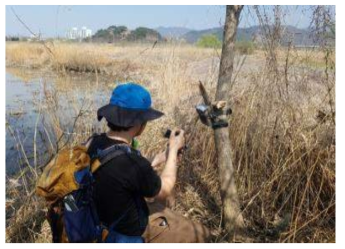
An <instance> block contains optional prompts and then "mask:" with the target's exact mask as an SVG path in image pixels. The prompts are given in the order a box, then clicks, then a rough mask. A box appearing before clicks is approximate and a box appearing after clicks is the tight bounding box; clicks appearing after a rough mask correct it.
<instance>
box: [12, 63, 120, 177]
mask: <svg viewBox="0 0 345 249" xmlns="http://www.w3.org/2000/svg"><path fill="white" fill-rule="evenodd" d="M112 82H113V81H112V79H107V78H96V77H95V76H94V75H67V76H61V75H56V74H53V73H51V72H45V71H33V70H22V69H20V70H19V69H11V68H7V71H6V174H9V175H11V174H14V173H16V172H17V171H18V170H19V169H20V168H21V167H24V166H27V164H30V165H31V166H33V165H34V163H35V161H34V140H36V147H37V150H36V151H37V152H36V155H37V162H36V163H37V164H41V163H43V162H45V160H46V159H47V154H48V151H51V150H53V149H54V146H55V142H56V140H57V137H60V136H61V135H62V134H65V135H66V136H67V135H68V134H69V133H71V132H72V130H71V129H72V126H73V124H74V120H75V118H76V116H77V115H78V113H80V111H81V110H82V116H81V117H80V118H79V119H78V122H77V124H76V129H75V130H74V131H73V136H81V137H85V134H89V133H92V132H93V131H95V129H101V127H100V124H99V123H98V122H97V119H96V110H97V108H99V106H101V105H103V104H105V103H107V102H108V98H109V91H110V88H111V87H113V83H112ZM84 133H85V134H84Z"/></svg>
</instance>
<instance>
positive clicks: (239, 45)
mask: <svg viewBox="0 0 345 249" xmlns="http://www.w3.org/2000/svg"><path fill="white" fill-rule="evenodd" d="M235 50H236V51H237V52H239V53H240V54H252V53H253V52H254V50H255V44H254V42H252V41H244V40H242V41H237V42H236V44H235Z"/></svg>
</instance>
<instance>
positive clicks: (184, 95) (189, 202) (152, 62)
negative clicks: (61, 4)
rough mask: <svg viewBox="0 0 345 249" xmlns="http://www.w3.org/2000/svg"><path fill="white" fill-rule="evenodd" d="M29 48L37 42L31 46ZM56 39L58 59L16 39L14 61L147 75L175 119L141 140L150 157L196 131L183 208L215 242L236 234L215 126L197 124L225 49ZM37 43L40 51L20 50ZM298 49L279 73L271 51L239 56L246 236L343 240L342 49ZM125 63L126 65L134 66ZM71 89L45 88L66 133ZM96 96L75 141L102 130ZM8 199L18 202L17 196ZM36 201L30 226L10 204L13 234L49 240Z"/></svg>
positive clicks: (184, 169) (234, 137)
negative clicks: (338, 157)
mask: <svg viewBox="0 0 345 249" xmlns="http://www.w3.org/2000/svg"><path fill="white" fill-rule="evenodd" d="M26 46H28V47H30V48H23V47H26ZM50 46H51V47H52V48H53V49H52V51H54V54H55V57H58V59H57V58H55V59H53V58H52V57H50V56H49V55H47V52H46V51H44V52H42V51H41V50H40V45H39V44H25V45H23V44H20V43H11V44H7V46H6V63H7V65H17V66H27V65H29V66H33V65H35V66H34V67H36V66H37V65H40V66H41V67H42V66H45V65H47V66H48V67H49V68H50V69H54V70H58V71H60V72H61V71H62V72H65V71H71V70H70V68H78V70H79V71H82V72H83V71H91V72H92V71H93V72H100V73H101V74H106V75H116V76H118V77H120V78H124V79H126V80H137V81H139V82H141V83H143V84H144V85H146V86H147V87H148V88H150V90H151V91H152V93H153V99H154V100H155V105H156V106H157V107H158V108H160V109H162V110H163V111H164V112H165V113H166V117H164V118H162V119H161V120H158V121H155V122H153V123H152V124H150V125H149V126H148V128H147V130H146V132H145V133H144V134H143V136H142V137H141V138H140V146H141V149H142V151H143V153H145V154H146V155H147V156H152V155H153V154H154V153H157V152H158V151H160V150H162V148H163V147H164V145H165V143H166V141H165V140H164V138H162V136H161V135H160V134H161V133H162V132H163V131H164V129H166V128H168V127H173V126H179V127H182V128H183V129H185V130H186V131H187V143H188V146H189V149H188V150H187V151H186V152H185V155H184V158H183V162H182V164H181V166H180V168H179V173H178V174H179V176H178V183H177V186H176V203H175V205H174V207H173V208H174V210H176V211H178V212H181V213H182V214H184V215H185V216H187V217H189V218H191V219H193V220H198V221H200V222H202V223H203V224H205V225H206V226H208V227H209V228H211V230H212V233H213V235H214V237H213V241H214V242H223V241H224V239H223V238H224V235H225V234H226V233H225V231H223V229H222V228H221V215H220V214H221V200H220V195H219V184H218V172H217V166H216V155H215V148H214V142H213V136H212V131H211V130H210V129H208V128H206V127H204V126H202V125H201V124H200V122H196V119H195V117H196V113H195V110H194V105H196V104H198V103H199V102H200V101H201V98H200V97H199V95H198V88H197V82H198V80H199V79H202V80H203V82H204V83H205V85H206V87H207V88H208V89H209V91H210V92H212V93H214V88H215V84H216V80H217V75H218V59H217V53H219V51H214V50H204V49H200V48H194V47H190V46H180V45H167V46H163V45H159V46H157V47H155V48H154V49H151V47H150V46H147V45H140V46H138V45H137V46H122V47H120V46H119V47H114V46H111V45H91V44H90V45H85V46H84V45H83V46H80V45H78V44H55V45H54V46H52V45H50ZM30 49H32V50H34V51H37V52H36V53H21V52H19V51H25V50H30ZM292 52H293V55H294V57H292V58H295V59H293V60H290V61H289V63H288V65H287V66H286V67H287V69H288V70H286V67H285V66H284V65H286V60H285V59H286V55H287V54H286V52H285V51H283V50H279V56H277V58H278V63H279V65H278V70H277V71H272V70H271V68H269V67H267V66H265V59H264V58H265V57H264V56H263V55H262V52H261V51H256V52H255V53H254V54H253V55H250V56H248V57H243V56H242V57H241V56H239V57H238V58H237V63H236V68H235V69H236V70H235V74H236V75H237V77H236V81H235V83H234V86H233V89H232V93H231V99H230V100H229V101H230V103H231V106H232V109H233V115H232V116H231V119H230V136H231V143H232V148H233V151H232V153H233V160H234V166H235V168H236V172H237V176H236V179H237V186H238V190H239V197H240V201H241V208H242V210H243V216H244V219H245V222H246V225H247V228H248V238H247V239H246V241H253V242H334V241H335V105H334V100H335V92H334V85H335V78H334V68H335V65H334V60H333V58H334V54H332V53H331V54H330V55H329V56H330V57H329V58H328V62H327V63H325V62H324V61H322V59H323V60H324V59H325V57H326V54H327V52H326V51H322V50H321V51H317V52H315V51H314V53H312V52H301V51H297V50H296V51H295V50H293V51H292ZM19 53H20V54H21V56H19V55H18V54H19ZM29 55H30V56H29ZM306 57H308V58H312V59H311V60H312V61H318V62H320V63H319V64H318V67H310V66H308V67H307V68H305V66H306V65H305V64H301V61H303V60H306V59H305V58H306ZM290 58H291V57H290ZM36 59H37V61H36ZM47 60H48V61H49V63H47ZM241 61H242V62H243V63H241ZM242 64H243V65H242ZM119 65H126V66H125V69H126V70H124V68H123V67H122V66H119ZM241 65H242V66H241ZM259 65H260V66H259ZM326 67H327V70H325V68H326ZM72 71H73V70H72ZM95 81H96V80H95ZM95 87H98V88H102V87H104V86H101V85H97V86H96V85H92V86H90V89H91V90H93V89H95ZM63 89H64V87H60V88H56V89H53V90H50V91H46V92H45V96H46V98H45V103H44V104H45V105H46V108H47V109H46V111H45V112H44V115H51V117H53V118H52V120H53V123H54V124H55V126H54V127H55V133H56V134H58V135H61V134H62V128H60V125H59V124H60V123H61V120H59V116H58V115H56V116H55V115H54V113H55V112H56V110H57V109H59V105H58V103H57V100H56V99H54V97H53V96H55V95H56V94H54V93H57V94H60V95H63V96H65V95H66V93H64V92H63ZM108 89H109V88H108ZM91 94H92V91H90V92H87V93H86V94H85V96H86V99H87V101H86V104H85V103H84V106H91V108H89V109H88V111H89V112H88V113H84V114H83V115H81V117H80V119H79V120H78V122H77V125H76V128H75V132H77V133H79V134H82V135H80V136H77V135H72V136H70V137H71V139H70V140H69V141H68V142H69V143H68V144H69V145H73V144H76V143H79V142H81V141H83V140H84V139H85V138H86V137H87V136H88V135H89V134H91V133H92V131H93V125H92V124H91V122H90V119H91V118H92V117H93V115H94V113H93V112H94V111H95V110H96V109H97V106H96V105H95V104H94V103H93V101H92V98H90V96H89V95H91ZM66 96H69V97H68V99H70V100H71V102H72V103H75V108H74V109H75V113H78V109H80V107H81V104H80V103H79V102H78V101H77V100H76V99H77V97H76V96H73V94H72V93H69V95H66ZM85 96H84V97H85ZM104 97H105V98H108V96H104ZM64 140H66V139H64ZM63 142H64V141H61V143H63ZM29 172H30V171H29ZM29 175H30V174H29ZM24 179H28V178H22V179H21V183H22V182H23V181H24ZM33 183H34V180H32V181H31V184H30V182H28V183H27V187H26V188H27V189H29V192H30V190H32V186H33V185H32V184H33ZM7 186H8V187H7V190H10V189H11V188H10V187H9V185H7ZM21 186H22V185H21ZM15 189H18V187H15ZM21 193H24V194H22V195H21V196H27V192H25V191H24V192H21ZM8 196H9V199H14V200H18V198H16V196H15V195H11V194H8ZM27 198H28V199H29V200H30V202H29V201H28V202H26V203H22V202H20V201H18V202H20V204H21V205H19V204H18V207H19V206H20V207H19V209H20V208H22V209H23V210H26V213H29V212H30V213H31V215H30V217H33V218H31V221H32V220H34V221H32V222H31V223H30V222H29V221H30V219H28V218H26V216H25V215H20V216H19V214H18V213H15V214H12V213H11V215H10V213H9V210H10V209H11V208H14V207H15V205H14V204H13V203H9V206H8V209H7V214H8V216H9V218H8V223H7V225H8V228H7V240H8V241H11V242H12V241H13V242H14V241H36V242H39V241H40V242H42V241H44V239H42V238H49V235H48V234H49V230H47V229H46V226H43V231H45V233H46V234H45V233H43V235H42V228H41V227H40V226H39V227H37V223H39V222H41V221H43V219H42V217H43V216H42V212H41V210H42V208H41V206H39V205H38V204H35V203H37V202H38V203H39V201H38V200H36V198H35V197H33V196H30V197H27ZM35 205H36V206H35ZM18 207H17V208H18ZM32 210H34V211H32ZM33 213H34V214H35V215H32V214H33ZM36 214H37V215H36ZM27 215H28V214H27ZM18 220H20V222H19V221H18ZM13 228H16V229H22V230H23V231H28V234H27V235H26V236H24V237H20V238H19V237H17V236H15V234H17V233H13V232H12V231H13ZM14 231H17V230H14Z"/></svg>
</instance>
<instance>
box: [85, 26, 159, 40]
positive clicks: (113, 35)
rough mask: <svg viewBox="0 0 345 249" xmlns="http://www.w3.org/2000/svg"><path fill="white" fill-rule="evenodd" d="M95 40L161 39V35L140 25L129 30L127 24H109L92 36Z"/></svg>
mask: <svg viewBox="0 0 345 249" xmlns="http://www.w3.org/2000/svg"><path fill="white" fill-rule="evenodd" d="M92 38H93V40H95V41H100V42H114V41H119V40H127V41H137V40H141V41H143V40H147V41H153V40H161V39H162V37H161V35H160V34H159V33H158V32H157V31H155V30H153V29H149V28H145V27H139V28H136V29H135V30H132V31H129V30H128V28H127V27H126V26H114V25H112V26H109V27H108V28H107V29H100V30H98V31H97V32H96V34H95V35H94V36H93V37H92Z"/></svg>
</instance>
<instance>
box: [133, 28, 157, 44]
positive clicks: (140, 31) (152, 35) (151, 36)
mask: <svg viewBox="0 0 345 249" xmlns="http://www.w3.org/2000/svg"><path fill="white" fill-rule="evenodd" d="M161 39H162V36H161V35H160V34H159V33H158V32H157V31H156V30H153V29H149V28H145V27H138V28H136V29H135V30H133V31H131V33H130V34H129V36H128V40H131V41H133V40H134V41H136V40H161Z"/></svg>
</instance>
